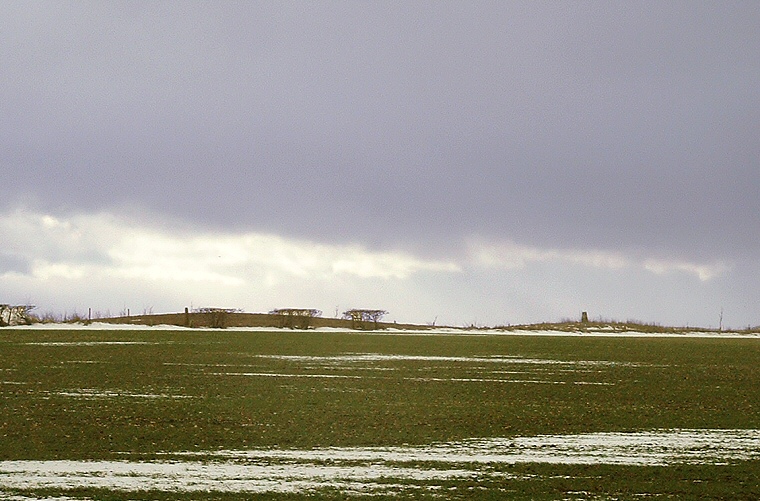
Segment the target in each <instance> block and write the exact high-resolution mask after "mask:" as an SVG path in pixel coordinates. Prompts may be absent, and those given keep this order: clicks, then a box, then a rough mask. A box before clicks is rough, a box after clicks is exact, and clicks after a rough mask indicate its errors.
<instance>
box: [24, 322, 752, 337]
mask: <svg viewBox="0 0 760 501" xmlns="http://www.w3.org/2000/svg"><path fill="white" fill-rule="evenodd" d="M13 329H24V330H95V331H103V330H114V331H134V330H140V331H142V330H161V331H167V330H173V331H176V330H181V331H187V332H200V331H213V332H218V331H219V329H214V328H207V327H193V328H189V327H183V326H179V325H166V324H162V325H141V324H112V323H108V322H97V321H94V322H92V323H73V324H72V323H50V324H32V325H19V326H14V327H13ZM225 330H227V331H247V332H292V330H291V329H286V328H282V327H228V328H227V329H225ZM310 332H354V333H358V334H372V335H404V334H413V335H418V336H438V335H460V336H493V335H498V336H573V337H575V336H584V337H610V336H612V337H650V338H654V337H681V338H683V337H699V338H706V337H709V338H713V337H714V338H759V337H760V333H758V332H735V331H728V330H727V331H720V332H717V331H708V332H702V331H693V332H677V333H676V332H638V331H620V330H615V329H614V328H613V327H589V328H588V329H587V330H585V331H583V332H578V331H564V330H528V329H526V330H503V329H463V328H456V327H436V328H430V329H428V328H420V329H418V330H415V329H396V328H389V329H382V330H361V331H353V330H350V329H343V328H337V327H318V328H316V329H310Z"/></svg>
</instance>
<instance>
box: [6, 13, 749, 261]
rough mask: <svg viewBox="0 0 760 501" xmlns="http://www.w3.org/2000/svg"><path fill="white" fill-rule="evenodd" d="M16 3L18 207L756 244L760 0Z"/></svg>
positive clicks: (332, 231) (12, 47) (14, 177)
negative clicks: (128, 209)
mask: <svg viewBox="0 0 760 501" xmlns="http://www.w3.org/2000/svg"><path fill="white" fill-rule="evenodd" d="M3 9H4V10H5V12H4V14H3V17H4V23H3V28H2V30H1V31H0V64H1V65H2V68H3V71H2V75H1V76H0V83H1V84H2V88H3V99H2V101H0V113H1V114H2V116H3V117H4V119H3V121H2V123H1V124H0V165H1V167H0V168H1V169H2V172H3V174H4V176H3V177H4V180H5V185H6V186H12V189H11V190H9V191H10V193H11V194H13V195H10V196H7V197H3V200H4V201H5V202H4V203H5V204H7V205H12V204H16V203H19V202H23V203H27V204H33V205H37V206H41V207H42V208H44V209H51V210H53V209H55V210H69V211H79V210H85V211H87V210H101V209H112V210H114V209H118V208H120V207H125V206H126V207H138V208H140V207H142V208H145V209H148V210H150V211H154V212H159V213H165V214H167V215H169V216H171V217H176V218H181V219H186V220H189V221H197V222H198V223H199V224H204V225H212V226H224V227H227V228H231V229H234V228H241V229H242V228H244V229H254V230H265V231H272V232H277V233H280V234H287V235H297V236H305V237H309V238H314V239H317V240H322V241H330V240H340V241H350V240H360V241H362V242H363V243H365V244H367V245H370V246H373V247H394V246H405V245H408V246H417V247H421V248H425V247H428V248H436V249H443V252H445V251H446V248H447V247H448V246H450V245H453V246H455V245H457V244H456V243H457V242H460V241H462V240H463V239H466V238H467V237H469V236H470V235H473V234H477V235H481V236H485V237H487V238H491V239H495V240H498V239H508V240H514V241H518V242H521V243H523V244H526V245H536V246H549V247H555V248H557V247H559V248H570V247H574V248H586V247H590V248H601V249H623V250H631V251H642V252H645V253H650V254H656V255H662V256H666V257H667V256H680V257H683V258H694V259H723V258H729V259H730V258H737V257H746V256H747V255H751V254H752V253H755V252H756V249H757V247H758V246H757V243H758V242H757V235H758V234H760V218H758V217H757V214H758V213H760V197H758V196H757V195H758V186H760V160H759V159H760V143H758V141H757V140H756V136H757V131H758V130H760V112H758V110H760V59H758V57H757V54H760V35H758V31H757V26H758V25H760V7H759V6H758V4H757V3H756V2H715V3H709V2H700V3H693V2H636V3H633V2H621V3H609V2H574V3H554V2H551V3H538V2H525V3H517V2H476V3H471V2H467V3H461V2H451V3H444V2H383V3H378V2H367V3H361V2H345V3H343V2H314V3H304V2H296V3H277V4H272V3H267V2H262V3H251V2H175V3H165V2H162V3H152V4H144V3H132V2H119V3H116V2H109V3H100V2H95V3H91V4H88V3H81V2H74V3H62V2H38V3H28V2H23V3H22V2H18V3H6V4H5V5H4V7H3ZM451 242H453V243H451ZM430 252H434V251H432V250H431V251H430Z"/></svg>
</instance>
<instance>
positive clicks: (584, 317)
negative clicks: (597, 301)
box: [581, 311, 588, 324]
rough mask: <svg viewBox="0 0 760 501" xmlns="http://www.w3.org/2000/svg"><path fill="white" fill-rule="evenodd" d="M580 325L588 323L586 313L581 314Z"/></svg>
mask: <svg viewBox="0 0 760 501" xmlns="http://www.w3.org/2000/svg"><path fill="white" fill-rule="evenodd" d="M581 323H582V324H587V323H588V312H585V311H583V312H581Z"/></svg>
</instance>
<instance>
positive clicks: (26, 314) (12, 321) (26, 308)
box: [0, 304, 35, 327]
mask: <svg viewBox="0 0 760 501" xmlns="http://www.w3.org/2000/svg"><path fill="white" fill-rule="evenodd" d="M34 308H35V307H34V306H32V305H31V304H22V305H16V306H12V305H10V304H0V327H7V326H11V325H30V324H32V323H34V317H33V315H32V313H31V312H32V310H33V309H34Z"/></svg>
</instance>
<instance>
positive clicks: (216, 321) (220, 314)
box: [194, 308, 240, 329]
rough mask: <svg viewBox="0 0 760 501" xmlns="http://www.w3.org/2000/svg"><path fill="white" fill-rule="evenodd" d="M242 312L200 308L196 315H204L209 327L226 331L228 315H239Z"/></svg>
mask: <svg viewBox="0 0 760 501" xmlns="http://www.w3.org/2000/svg"><path fill="white" fill-rule="evenodd" d="M239 312H240V310H239V309H236V308H198V309H196V310H195V311H194V313H201V314H203V315H204V316H205V317H206V319H207V320H208V322H206V324H207V325H208V326H209V327H213V328H215V329H224V328H226V327H227V315H229V314H230V313H239Z"/></svg>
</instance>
